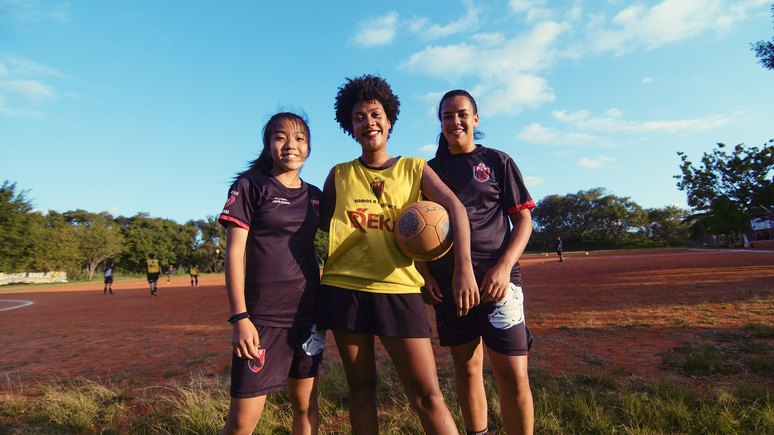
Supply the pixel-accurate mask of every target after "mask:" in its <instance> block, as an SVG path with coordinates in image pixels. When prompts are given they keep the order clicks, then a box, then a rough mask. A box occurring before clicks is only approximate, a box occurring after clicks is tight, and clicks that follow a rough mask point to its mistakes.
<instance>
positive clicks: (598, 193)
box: [531, 187, 691, 249]
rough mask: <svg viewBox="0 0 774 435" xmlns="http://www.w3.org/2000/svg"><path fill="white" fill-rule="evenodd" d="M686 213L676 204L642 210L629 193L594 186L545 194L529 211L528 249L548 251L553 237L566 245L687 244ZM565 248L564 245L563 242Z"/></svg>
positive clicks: (688, 221)
mask: <svg viewBox="0 0 774 435" xmlns="http://www.w3.org/2000/svg"><path fill="white" fill-rule="evenodd" d="M689 216H690V213H689V212H688V211H687V210H685V209H682V208H680V207H678V206H674V205H668V206H665V207H662V208H648V209H643V208H642V207H641V206H640V205H638V204H637V203H636V202H634V201H632V200H631V198H629V197H619V196H616V195H613V194H611V193H609V192H608V191H607V190H606V189H605V188H602V187H598V188H595V189H589V190H580V191H578V192H577V193H570V194H567V195H549V196H546V197H545V198H543V199H541V200H540V201H538V202H537V207H535V209H534V210H533V211H532V239H531V248H532V249H551V248H553V246H554V241H555V240H556V237H558V236H561V237H562V239H563V240H564V241H565V244H566V243H568V242H569V244H570V245H573V246H578V245H581V244H583V243H584V242H585V243H586V244H587V245H588V243H589V242H594V243H597V244H599V243H603V244H608V245H613V246H616V245H620V244H621V243H623V242H626V243H627V244H632V243H638V244H643V243H646V244H647V243H650V244H656V245H661V246H672V245H675V244H678V245H681V244H686V243H688V242H689V229H690V222H691V221H690V219H688V218H689ZM565 247H566V246H565Z"/></svg>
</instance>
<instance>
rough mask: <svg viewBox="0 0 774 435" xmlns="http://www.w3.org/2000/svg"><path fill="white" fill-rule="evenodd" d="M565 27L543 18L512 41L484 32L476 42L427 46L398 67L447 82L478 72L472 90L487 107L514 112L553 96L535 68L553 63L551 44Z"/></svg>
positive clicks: (553, 54) (548, 99)
mask: <svg viewBox="0 0 774 435" xmlns="http://www.w3.org/2000/svg"><path fill="white" fill-rule="evenodd" d="M568 29H569V27H568V25H567V24H560V23H554V22H543V23H539V24H537V25H535V26H534V27H533V28H532V29H531V31H530V32H529V33H528V34H526V35H524V36H522V37H518V38H514V39H510V40H504V38H498V37H492V36H491V35H482V36H481V37H480V38H477V39H475V38H474V39H472V40H473V41H477V42H479V43H478V44H469V43H465V42H463V43H460V44H451V45H446V46H432V45H428V46H427V47H425V49H424V50H422V51H420V52H418V53H414V54H413V55H411V56H410V57H409V58H408V59H407V60H406V61H404V62H402V63H401V64H400V65H399V68H401V69H404V70H408V71H411V72H417V73H423V74H427V75H430V76H436V77H439V78H443V79H446V80H449V81H451V82H454V81H457V80H459V79H461V78H462V77H467V76H473V77H478V78H479V79H480V80H481V81H480V82H479V84H478V85H477V86H476V87H475V88H474V91H475V93H476V95H478V96H479V97H481V98H482V102H483V103H485V104H483V107H484V108H486V110H488V111H491V112H495V111H503V112H505V113H509V114H516V113H519V111H520V110H521V107H522V106H524V105H532V106H537V105H540V104H542V103H545V102H550V101H554V99H555V96H554V93H553V89H551V88H550V87H549V86H548V81H547V80H546V79H545V78H543V77H539V76H538V75H537V74H536V73H537V72H539V71H541V70H545V69H547V68H549V67H550V66H551V65H553V63H554V62H555V60H556V50H555V49H554V48H553V45H555V44H556V41H557V38H558V37H559V35H561V34H562V33H563V32H565V31H567V30H568ZM501 40H502V42H500V41H501Z"/></svg>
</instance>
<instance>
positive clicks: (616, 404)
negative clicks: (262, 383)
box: [0, 348, 774, 435]
mask: <svg viewBox="0 0 774 435" xmlns="http://www.w3.org/2000/svg"><path fill="white" fill-rule="evenodd" d="M691 351H694V352H698V353H705V354H712V351H711V350H709V349H705V348H699V349H693V350H691ZM702 358H707V359H708V360H710V361H714V360H713V359H712V357H711V356H703V357H702ZM702 364H704V363H702ZM487 370H488V368H487ZM489 374H490V375H491V373H489ZM439 375H440V376H441V388H442V390H443V392H444V396H445V397H446V401H447V404H448V405H449V407H450V409H451V410H452V414H453V417H454V420H455V423H456V424H457V425H458V428H460V429H461V428H462V419H461V417H460V413H459V410H458V407H457V403H456V400H455V395H454V392H453V387H454V385H453V376H452V374H451V373H447V372H441V373H440V374H439ZM485 379H486V385H485V387H486V391H487V395H488V399H489V413H490V415H489V418H490V427H491V428H496V427H499V426H500V425H501V424H502V420H501V419H500V410H499V402H498V399H497V397H498V393H497V384H496V383H495V382H494V380H493V376H485ZM530 383H531V386H532V391H533V397H534V402H535V421H536V424H535V433H540V434H677V433H679V434H756V435H759V434H763V433H774V402H773V401H772V397H771V394H770V391H769V390H768V389H767V388H766V387H765V386H760V385H756V384H754V383H748V382H741V383H739V384H738V385H737V386H729V387H726V386H722V385H717V386H716V387H714V388H713V389H711V390H710V391H704V390H702V389H698V388H693V387H691V386H689V385H688V384H683V383H680V382H676V381H674V380H667V381H650V380H643V379H641V378H636V377H631V378H630V377H627V376H624V368H623V367H619V368H617V369H615V370H612V371H599V372H595V373H586V374H567V375H564V376H552V375H550V374H548V373H546V372H544V371H542V370H539V369H535V370H531V372H530ZM377 392H378V397H379V404H380V433H383V434H421V433H423V431H422V429H421V426H420V424H419V421H418V419H417V417H416V414H415V413H414V412H413V411H412V410H411V409H410V407H409V406H408V404H407V402H406V398H405V396H404V395H403V393H402V388H400V382H399V381H398V378H397V375H396V373H395V371H394V369H393V368H392V366H391V365H390V364H389V363H387V362H382V363H380V381H379V385H378V387H377ZM319 402H320V421H321V426H320V434H345V435H346V434H350V433H351V429H350V428H349V420H348V416H347V408H348V397H347V387H346V381H345V378H344V374H343V370H342V368H341V365H340V364H337V363H328V364H326V368H325V374H324V375H323V376H322V377H321V378H320V394H319ZM228 406H229V394H228V377H227V376H225V375H220V376H209V377H206V376H201V375H191V376H190V377H189V380H188V381H186V382H179V383H176V384H174V385H173V386H172V387H164V388H162V387H149V388H145V389H139V390H136V391H131V392H130V390H129V389H128V388H126V387H122V386H116V385H113V384H111V383H106V384H102V383H99V382H93V381H87V380H82V379H79V380H74V381H71V382H63V383H58V384H54V385H51V386H41V387H40V388H39V391H37V392H36V393H35V394H34V395H32V394H24V393H23V392H21V391H19V392H11V391H4V392H3V393H0V422H1V423H2V424H0V434H59V433H87V434H91V433H102V434H143V435H144V434H182V433H189V434H211V433H218V432H219V431H220V429H221V428H222V426H223V423H224V420H225V416H226V413H227V412H228ZM291 418H292V415H291V414H290V405H289V399H288V396H287V393H284V392H283V393H278V394H273V395H271V396H270V397H269V399H268V400H267V403H266V407H265V410H264V414H263V416H262V418H261V421H260V422H259V424H258V427H257V428H256V431H255V433H257V434H290V429H289V428H290V422H291Z"/></svg>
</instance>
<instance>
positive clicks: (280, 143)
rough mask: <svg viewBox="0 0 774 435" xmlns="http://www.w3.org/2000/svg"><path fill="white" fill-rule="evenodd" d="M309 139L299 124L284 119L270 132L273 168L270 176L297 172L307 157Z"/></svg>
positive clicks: (304, 129) (302, 126)
mask: <svg viewBox="0 0 774 435" xmlns="http://www.w3.org/2000/svg"><path fill="white" fill-rule="evenodd" d="M308 141H309V138H308V134H307V131H306V128H305V127H304V125H303V124H301V123H300V122H294V121H292V120H289V119H285V120H283V121H281V122H279V123H278V124H277V127H276V128H275V129H274V130H273V131H272V132H271V138H270V139H269V145H270V147H271V159H272V161H273V162H274V167H273V168H272V170H271V173H272V175H275V176H276V175H279V174H281V173H285V172H290V171H298V170H299V169H300V168H301V165H303V164H304V162H305V161H306V158H307V156H308V155H309V142H308Z"/></svg>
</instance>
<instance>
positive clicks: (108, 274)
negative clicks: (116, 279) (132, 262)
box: [102, 261, 115, 296]
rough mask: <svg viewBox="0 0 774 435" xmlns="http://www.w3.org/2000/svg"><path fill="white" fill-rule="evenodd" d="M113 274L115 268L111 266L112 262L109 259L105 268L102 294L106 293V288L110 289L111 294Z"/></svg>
mask: <svg viewBox="0 0 774 435" xmlns="http://www.w3.org/2000/svg"><path fill="white" fill-rule="evenodd" d="M114 275H115V268H114V267H113V262H112V261H111V262H110V263H109V264H108V267H107V268H106V269H105V291H104V292H103V293H102V295H103V296H104V295H106V294H107V292H108V290H110V294H111V295H112V294H113V276H114Z"/></svg>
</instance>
